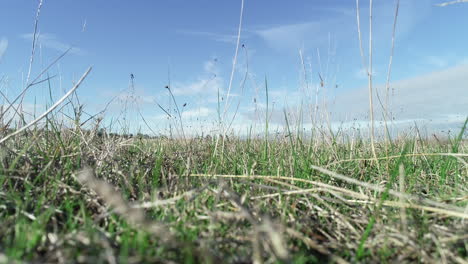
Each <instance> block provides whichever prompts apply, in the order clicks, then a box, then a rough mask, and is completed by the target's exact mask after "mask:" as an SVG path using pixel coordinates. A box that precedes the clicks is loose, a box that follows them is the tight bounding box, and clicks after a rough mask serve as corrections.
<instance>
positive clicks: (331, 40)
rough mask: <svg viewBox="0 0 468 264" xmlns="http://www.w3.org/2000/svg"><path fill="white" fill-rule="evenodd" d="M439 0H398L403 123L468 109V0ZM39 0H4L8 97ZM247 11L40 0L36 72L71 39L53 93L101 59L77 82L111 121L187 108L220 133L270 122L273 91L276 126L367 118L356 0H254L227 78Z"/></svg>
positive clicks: (233, 5)
mask: <svg viewBox="0 0 468 264" xmlns="http://www.w3.org/2000/svg"><path fill="white" fill-rule="evenodd" d="M373 2H374V6H373V9H372V10H373V24H372V25H373V34H372V39H373V70H372V73H373V78H374V88H375V92H374V102H375V116H376V118H377V119H378V120H381V119H382V117H383V115H384V112H383V111H382V107H381V105H383V104H385V100H386V99H385V98H386V91H387V87H386V81H387V73H388V64H389V58H390V54H391V48H392V45H391V44H392V29H393V24H394V18H395V7H396V5H395V4H396V0H395V1H393V0H375V1H373ZM442 2H444V1H443V0H417V1H416V0H401V1H400V7H399V13H398V20H397V24H396V34H395V46H394V56H393V61H392V71H391V76H390V86H389V87H388V91H389V96H388V104H389V106H390V111H391V113H392V119H394V121H393V122H394V123H395V124H396V125H397V124H414V123H415V122H417V123H420V124H424V125H427V126H429V127H434V128H437V129H448V128H452V129H453V128H456V127H457V126H460V124H462V123H463V121H464V120H465V118H466V117H467V116H468V49H467V48H466V47H468V37H467V36H468V15H467V14H468V4H463V3H461V4H457V5H451V6H446V7H438V6H436V4H439V3H442ZM38 4H39V1H38V0H36V1H16V0H3V1H1V2H0V25H3V26H2V27H1V28H0V29H1V30H0V90H1V91H2V92H3V93H4V94H5V95H6V96H7V97H8V98H9V99H12V98H14V97H16V95H17V94H18V93H20V92H21V90H22V89H23V88H24V87H25V82H26V79H27V74H28V71H29V64H30V58H31V47H32V41H33V32H34V21H35V17H36V13H37V7H38ZM240 11H241V0H236V1H234V0H232V1H231V0H230V1H214V0H211V1H210V0H200V1H182V0H160V1H149V0H145V1H143V0H142V1H112V2H110V1H94V0H81V1H72V0H62V1H53V0H44V1H43V5H42V8H41V12H40V14H39V20H38V27H37V34H36V36H37V46H36V47H37V48H36V51H35V54H34V61H33V66H32V72H31V73H32V74H31V76H33V77H35V76H37V74H39V73H40V72H41V71H42V70H43V69H44V68H45V67H46V66H47V65H48V64H49V63H51V62H52V61H54V60H55V59H56V58H57V57H58V56H60V55H61V54H62V53H63V52H64V51H66V50H67V49H69V48H72V49H71V50H70V51H69V52H68V54H67V55H66V56H65V57H64V58H63V59H61V60H60V61H59V62H58V63H57V64H55V65H54V66H53V67H51V68H50V70H49V72H48V76H49V77H50V76H52V77H53V78H52V79H51V82H50V85H51V86H50V89H51V94H52V99H55V100H57V99H59V98H60V97H61V96H62V95H63V94H64V93H65V92H66V91H67V90H68V89H70V88H71V87H72V85H73V83H74V82H76V81H77V80H78V79H79V77H80V76H81V74H82V73H83V72H84V71H85V70H86V68H87V67H88V66H90V65H92V66H93V71H92V73H91V74H90V75H89V76H88V78H87V79H86V81H85V83H84V84H83V85H82V87H80V88H79V90H78V94H79V99H80V103H81V104H84V106H85V109H87V112H88V113H89V114H93V113H97V112H99V111H101V110H102V109H104V108H105V107H106V106H107V108H106V109H107V113H106V120H107V121H106V122H108V123H106V124H109V123H110V122H112V120H116V119H117V118H122V116H124V117H125V120H126V121H128V122H129V123H131V122H133V123H132V127H133V128H134V129H140V128H141V130H142V131H144V132H146V133H149V132H150V129H149V128H148V127H147V125H146V124H148V125H149V126H151V131H156V132H157V133H167V132H168V130H169V128H171V129H172V128H173V127H180V120H179V118H180V117H181V118H182V123H183V126H184V127H185V133H212V132H216V130H217V129H218V128H219V121H220V120H221V121H222V122H223V124H225V125H224V126H225V127H229V128H232V129H234V131H235V132H237V133H244V132H246V131H247V129H249V128H250V127H253V128H256V127H262V126H263V123H264V121H265V119H266V115H265V114H266V110H267V96H266V94H267V93H266V91H268V113H269V115H268V120H269V122H270V123H271V127H273V128H275V127H276V128H277V129H281V127H283V126H284V124H285V120H286V118H285V117H287V118H288V122H291V121H293V122H294V121H299V120H302V121H301V122H302V124H303V125H304V127H310V126H311V125H312V124H313V123H314V122H319V121H320V122H331V123H332V124H334V125H336V126H339V125H340V124H341V125H342V124H347V125H349V124H363V123H364V124H365V122H366V120H368V116H369V113H368V111H369V110H368V109H369V108H368V90H367V89H368V88H367V71H366V70H365V69H364V68H363V58H362V57H361V55H360V45H359V39H358V30H357V19H356V2H355V1H349V0H333V1H330V0H317V1H305V0H298V1H289V2H285V1H267V0H261V1H259V0H256V1H253V0H245V2H244V9H243V19H242V30H241V35H240V42H239V49H238V55H237V64H236V68H235V70H234V71H233V73H234V74H233V77H232V78H231V72H232V68H233V67H232V66H233V60H234V56H235V51H236V42H237V33H238V27H239V21H240ZM369 11H370V8H369V1H364V0H361V1H360V15H361V34H362V40H363V44H362V46H363V50H364V53H365V54H364V56H365V58H364V63H365V64H368V51H369V17H368V15H369ZM131 75H133V76H134V78H133V79H132V78H131ZM230 84H231V85H230ZM167 87H169V89H170V90H169V89H167ZM266 87H267V89H266ZM50 96H51V95H50V94H49V84H48V83H47V82H44V83H41V84H39V85H36V86H34V87H33V88H32V89H31V90H30V91H29V92H28V94H27V95H26V98H25V100H26V103H27V104H28V105H29V106H31V105H36V106H38V108H40V107H42V108H41V109H36V110H34V111H37V112H40V111H43V110H44V109H45V107H46V106H47V105H50V104H51V98H50ZM111 100H112V102H111V104H109V105H108V102H109V101H111ZM379 100H380V101H381V102H382V104H380V103H379ZM0 104H5V101H4V99H3V98H0ZM28 109H31V107H28ZM31 111H33V110H31ZM178 111H179V112H180V113H178ZM124 112H126V113H124ZM142 119H144V122H143V120H142ZM144 123H146V124H144ZM179 132H180V131H179Z"/></svg>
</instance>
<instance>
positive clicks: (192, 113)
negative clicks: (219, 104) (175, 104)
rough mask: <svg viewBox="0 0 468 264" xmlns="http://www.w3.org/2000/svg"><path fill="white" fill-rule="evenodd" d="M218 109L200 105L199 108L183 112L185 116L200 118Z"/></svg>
mask: <svg viewBox="0 0 468 264" xmlns="http://www.w3.org/2000/svg"><path fill="white" fill-rule="evenodd" d="M215 113H216V111H215V110H213V109H210V108H207V107H200V108H198V109H192V110H187V111H184V112H182V117H183V118H199V117H208V116H210V115H213V114H215Z"/></svg>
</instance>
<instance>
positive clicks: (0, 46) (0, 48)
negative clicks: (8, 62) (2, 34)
mask: <svg viewBox="0 0 468 264" xmlns="http://www.w3.org/2000/svg"><path fill="white" fill-rule="evenodd" d="M7 48H8V39H6V38H2V39H1V40H0V61H1V59H2V57H3V54H5V52H6V50H7Z"/></svg>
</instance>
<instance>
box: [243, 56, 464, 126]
mask: <svg viewBox="0 0 468 264" xmlns="http://www.w3.org/2000/svg"><path fill="white" fill-rule="evenodd" d="M374 89H375V90H374V95H375V93H376V90H377V91H378V92H379V95H380V98H381V99H382V100H384V97H385V91H384V89H385V86H384V85H375V87H374ZM390 89H391V92H392V91H393V90H394V95H391V96H390V103H391V111H392V113H393V116H394V117H395V120H394V121H393V122H392V123H393V124H394V125H398V126H399V127H404V126H406V127H408V126H412V125H414V122H417V123H418V124H420V123H424V124H426V125H427V126H428V127H432V128H443V127H445V128H446V129H447V128H450V127H452V128H453V127H456V126H457V125H459V124H460V123H462V122H463V121H464V120H465V118H466V117H467V116H468V107H467V104H468V92H467V91H468V64H461V65H458V66H455V67H451V68H448V69H445V70H440V71H437V72H433V73H430V74H425V75H420V76H416V77H413V78H410V79H405V80H400V81H396V82H393V83H391V85H390ZM274 94H275V95H277V96H281V94H282V93H281V91H277V92H274ZM289 98H291V100H292V101H290V100H289ZM305 99H307V98H305ZM368 100H369V99H368V87H361V88H358V89H353V90H349V91H347V92H343V93H340V94H337V95H336V97H335V98H333V99H331V100H329V101H328V102H327V103H326V104H327V106H326V109H325V108H324V107H325V105H324V104H323V102H322V100H320V104H319V115H318V117H319V118H321V116H322V115H323V114H324V113H323V111H324V110H326V111H327V112H330V113H331V116H330V122H331V123H332V125H334V126H335V127H338V126H342V125H345V126H346V127H353V126H356V125H357V126H361V127H367V126H368V119H369V117H368V115H369V101H368ZM294 101H295V100H294V99H293V97H291V96H288V102H287V105H286V104H285V105H284V106H281V105H279V106H278V107H275V108H274V109H273V108H271V107H270V113H271V117H270V120H269V121H270V122H271V123H274V124H284V123H285V117H284V110H283V109H284V108H286V114H287V115H288V119H289V122H290V124H294V123H295V122H296V121H298V117H300V116H301V111H302V116H303V117H304V122H305V123H306V124H309V126H310V123H311V116H313V114H312V113H313V109H314V107H313V102H310V101H309V102H305V104H304V105H303V107H302V109H300V107H299V105H298V103H297V101H296V102H294ZM257 111H260V112H263V113H264V106H262V107H260V108H259V109H258V110H257ZM374 113H375V119H376V120H377V123H376V126H377V127H379V126H380V124H381V123H380V121H381V120H382V114H383V112H382V107H381V106H380V104H379V102H378V100H377V97H376V96H375V97H374ZM242 116H243V117H245V118H247V119H249V120H251V121H254V120H258V114H257V113H256V112H255V111H254V110H253V109H249V110H246V111H244V112H243V113H242ZM325 119H326V118H325ZM261 120H264V118H263V117H262V118H261ZM306 127H307V125H306Z"/></svg>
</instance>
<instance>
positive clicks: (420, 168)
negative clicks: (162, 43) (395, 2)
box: [0, 12, 468, 264]
mask: <svg viewBox="0 0 468 264" xmlns="http://www.w3.org/2000/svg"><path fill="white" fill-rule="evenodd" d="M38 13H39V12H38ZM396 17H397V15H395V20H396ZM37 19H38V18H36V25H37ZM358 19H359V14H358ZM371 22H372V21H371ZM371 24H372V23H371ZM240 32H241V30H240V26H239V34H240ZM370 35H371V37H372V34H370ZM359 39H361V35H360V32H359ZM237 48H239V41H238V42H237ZM33 50H34V45H33ZM361 52H362V47H361ZM33 54H34V51H33ZM65 55H66V52H65V53H64V54H62V55H61V56H60V57H58V58H57V59H55V60H53V61H52V62H51V64H50V65H49V66H47V67H45V68H44V69H43V70H42V71H41V72H40V74H39V75H38V76H37V77H36V78H35V79H33V80H32V81H31V82H29V83H28V85H26V86H25V88H24V90H23V92H22V93H21V94H19V95H18V97H17V98H16V99H14V100H8V98H7V97H6V96H3V101H4V103H3V104H2V105H1V108H0V186H1V187H0V263H111V264H113V263H298V264H299V263H395V262H399V263H467V259H468V242H467V241H468V224H467V221H468V141H467V140H466V138H467V137H466V136H467V125H468V118H467V119H466V121H465V122H464V123H463V124H462V125H461V126H460V127H459V130H458V131H455V132H454V133H451V134H445V135H441V134H437V135H436V134H426V135H424V134H422V133H420V131H419V130H418V129H419V128H418V127H414V129H413V130H411V131H407V132H406V133H400V134H399V135H398V136H394V135H389V134H388V133H387V134H385V133H383V135H384V136H382V137H381V138H374V134H375V133H374V118H373V116H372V113H373V107H374V106H373V102H372V100H371V101H370V113H371V117H370V119H371V120H370V123H369V124H370V126H371V133H370V134H369V135H366V133H367V132H366V131H367V128H366V129H363V131H360V130H359V129H356V130H355V132H356V133H352V134H351V133H348V132H345V131H343V130H336V129H332V128H331V126H330V124H329V123H328V124H327V123H326V122H321V123H318V122H317V123H315V124H314V126H313V127H312V129H310V130H307V131H306V132H304V129H303V127H301V123H299V124H292V123H291V120H288V118H287V116H288V115H287V114H286V112H285V126H284V129H283V130H281V131H278V132H277V133H271V130H270V129H269V123H268V116H269V115H268V105H269V103H268V88H267V85H265V86H266V87H265V94H266V106H267V107H266V114H265V120H264V122H265V124H262V126H264V127H265V129H264V132H263V133H253V132H252V133H250V132H248V133H246V134H245V135H244V134H243V135H239V134H235V133H233V132H232V131H229V130H228V129H225V128H226V127H228V126H229V124H221V125H220V130H219V131H218V132H217V133H214V134H212V135H208V136H206V135H204V136H201V135H200V136H197V135H190V136H186V135H183V133H182V134H177V135H172V134H171V135H169V136H167V135H166V136H163V135H159V136H148V135H144V134H137V135H128V133H126V132H125V131H127V130H125V129H122V130H121V131H120V133H115V130H112V129H110V127H111V126H112V124H111V125H109V123H108V122H106V121H105V118H106V113H105V111H102V112H100V113H98V114H95V115H86V114H85V110H86V109H85V108H84V107H83V104H81V103H80V101H79V100H78V97H77V96H76V90H77V89H78V88H79V86H80V85H81V83H82V82H83V81H84V80H85V79H86V77H87V75H88V74H89V73H90V71H91V68H89V69H88V70H87V71H86V72H85V73H84V74H83V76H82V77H81V79H79V80H78V81H77V82H76V83H75V85H74V86H73V88H72V89H70V90H69V91H68V92H67V93H66V94H65V95H64V96H63V97H62V98H61V99H59V100H57V101H55V102H50V106H49V107H48V110H46V111H45V112H44V113H42V114H40V115H37V116H34V117H33V118H32V120H26V119H25V115H24V114H23V113H22V112H21V104H22V102H23V101H22V100H23V99H22V97H24V93H26V92H27V91H28V89H30V88H31V87H33V86H36V85H38V84H42V85H44V84H47V83H48V81H50V78H49V77H46V76H47V74H46V73H48V70H49V69H50V67H52V66H53V65H55V64H56V63H57V61H59V60H60V59H61V58H62V57H63V56H65ZM236 56H237V54H236ZM369 57H370V61H371V62H372V54H369ZM371 62H370V65H368V66H367V67H366V68H367V71H368V73H372V63H371ZM31 63H32V60H31ZM233 67H235V65H234V66H233ZM390 67H391V62H390ZM233 74H234V70H233ZM389 74H390V70H389ZM368 77H369V92H370V95H371V96H370V98H373V97H372V74H368ZM132 80H133V74H132ZM46 87H47V85H46ZM47 88H48V89H49V92H50V89H52V88H51V87H50V86H49V87H47ZM166 88H167V89H168V90H169V92H170V91H171V90H170V89H171V87H170V86H167V87H166ZM230 89H231V86H230V87H229V90H230ZM387 91H388V90H387ZM228 94H229V92H228ZM171 96H172V98H171V99H172V100H173V102H174V105H175V106H176V107H177V100H176V98H175V97H174V95H173V94H172V93H171ZM228 97H229V96H228ZM226 104H227V103H226ZM381 105H383V106H386V104H383V103H382V102H381ZM161 109H163V108H162V107H161ZM163 110H164V109H163ZM385 110H386V109H385ZM218 111H219V112H222V111H223V109H218ZM324 112H326V110H324ZM174 113H176V114H178V117H177V116H176V117H175V119H174V120H173V122H174V123H173V127H175V128H178V129H180V131H183V130H184V125H183V123H182V116H181V113H180V111H179V110H178V109H176V110H174ZM168 114H169V113H168ZM140 115H141V114H140ZM385 117H389V116H385ZM312 119H313V118H312ZM64 120H66V122H65V121H64ZM226 120H227V119H226ZM113 122H117V121H115V120H114V121H113ZM144 122H145V124H146V125H148V124H147V123H146V120H144ZM387 125H388V126H391V122H388V123H387V120H385V126H387ZM364 130H365V131H364ZM220 131H221V132H220ZM384 132H385V131H384Z"/></svg>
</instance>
